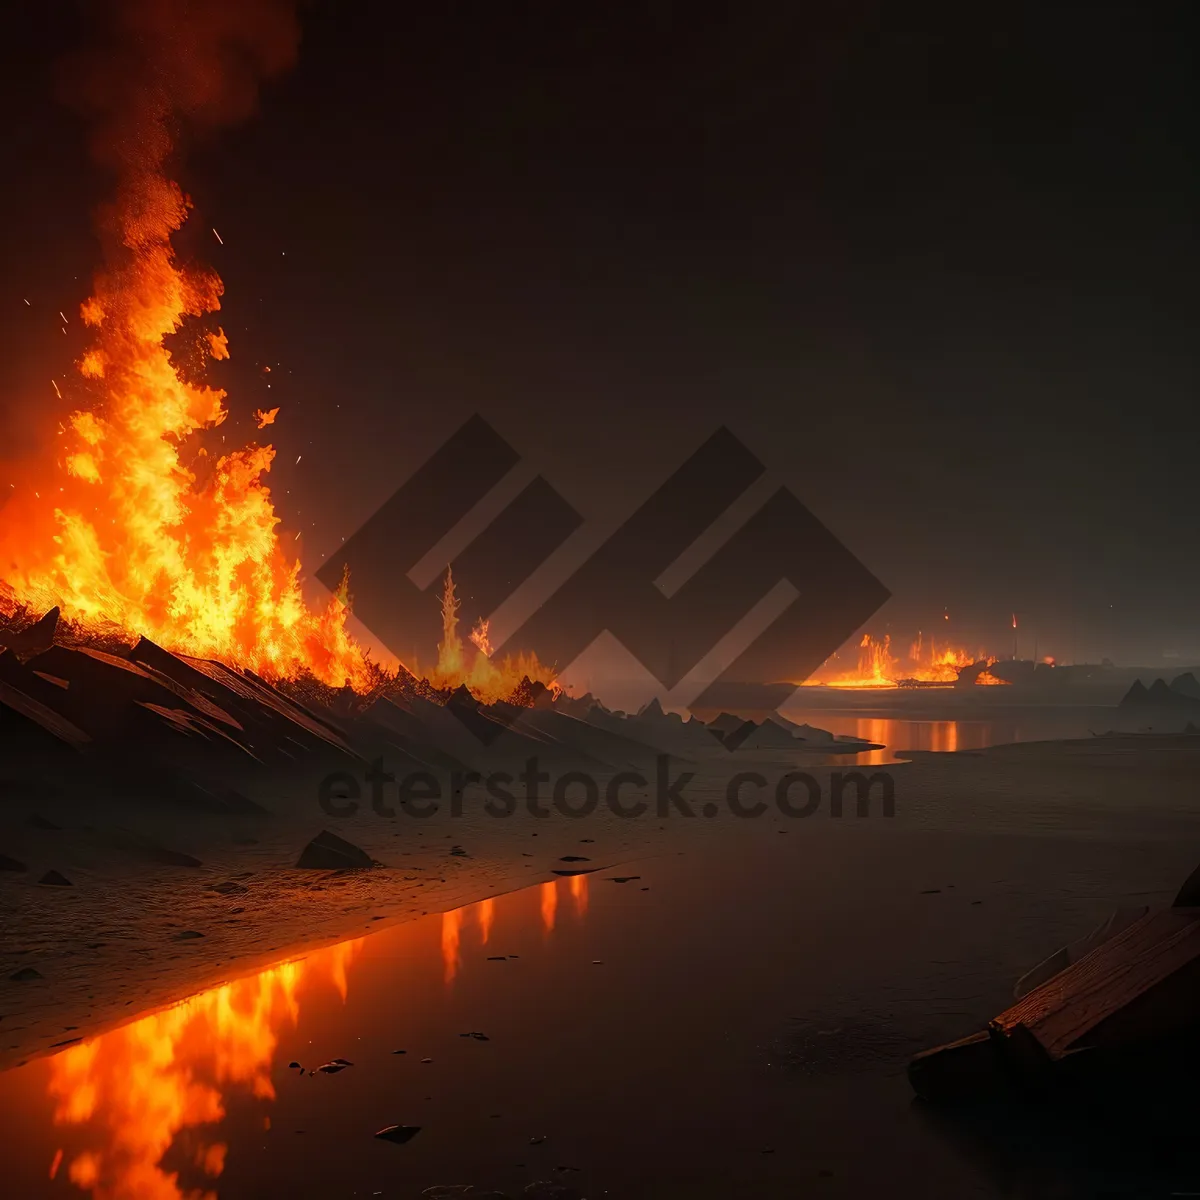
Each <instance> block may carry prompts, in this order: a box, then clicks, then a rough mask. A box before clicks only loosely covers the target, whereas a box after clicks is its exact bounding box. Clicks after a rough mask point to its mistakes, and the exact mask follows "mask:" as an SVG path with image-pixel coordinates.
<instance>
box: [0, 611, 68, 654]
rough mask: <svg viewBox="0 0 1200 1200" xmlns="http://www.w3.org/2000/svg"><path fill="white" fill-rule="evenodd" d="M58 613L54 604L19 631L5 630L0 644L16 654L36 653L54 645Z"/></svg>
mask: <svg viewBox="0 0 1200 1200" xmlns="http://www.w3.org/2000/svg"><path fill="white" fill-rule="evenodd" d="M60 615H61V614H60V613H59V610H58V605H55V606H54V607H53V608H52V609H51V610H50V611H49V612H48V613H46V615H45V616H44V617H42V618H40V619H39V620H37V621H35V622H34V623H33V624H32V625H30V626H29V627H28V628H27V629H22V630H21V631H20V632H19V633H12V632H9V631H6V632H5V633H4V635H3V637H0V645H4V646H7V647H8V648H9V649H11V650H14V651H16V652H17V653H18V654H37V653H40V652H41V651H43V650H48V649H50V647H51V646H52V645H54V635H55V633H57V631H58V619H59V616H60Z"/></svg>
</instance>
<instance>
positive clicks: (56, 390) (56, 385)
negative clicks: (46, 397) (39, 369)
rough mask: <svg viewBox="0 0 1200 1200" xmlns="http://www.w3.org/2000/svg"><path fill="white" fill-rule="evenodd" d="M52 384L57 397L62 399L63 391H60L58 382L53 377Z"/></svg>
mask: <svg viewBox="0 0 1200 1200" xmlns="http://www.w3.org/2000/svg"><path fill="white" fill-rule="evenodd" d="M50 386H51V387H52V388H53V389H54V394H55V395H56V396H57V397H58V398H59V399H60V400H61V399H62V392H60V391H59V390H58V384H57V383H55V382H54V380H53V379H52V380H50Z"/></svg>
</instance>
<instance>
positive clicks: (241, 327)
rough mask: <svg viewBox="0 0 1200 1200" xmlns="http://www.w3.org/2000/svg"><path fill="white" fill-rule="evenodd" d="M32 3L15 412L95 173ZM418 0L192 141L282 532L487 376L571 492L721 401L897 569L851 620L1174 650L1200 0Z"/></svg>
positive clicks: (436, 435)
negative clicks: (267, 370) (697, 5)
mask: <svg viewBox="0 0 1200 1200" xmlns="http://www.w3.org/2000/svg"><path fill="white" fill-rule="evenodd" d="M22 7H23V8H24V9H26V10H27V11H25V12H24V14H23V15H22V16H20V17H18V18H16V19H15V21H12V20H10V21H9V22H8V24H9V28H8V30H7V31H6V38H5V43H6V44H5V51H4V53H5V59H6V61H5V63H4V67H3V71H2V72H0V88H3V91H4V103H3V112H4V113H5V119H4V121H3V129H2V133H0V137H2V139H3V140H2V142H0V156H2V157H0V161H3V163H4V178H5V187H4V190H3V196H2V198H0V206H2V217H3V219H2V220H0V246H2V254H3V264H4V270H3V276H2V279H3V286H2V288H0V311H3V313H4V314H5V317H4V320H3V322H2V323H0V434H2V435H3V437H4V439H5V443H6V447H7V448H9V450H10V452H11V448H12V447H14V446H19V445H20V444H21V443H20V441H19V439H20V438H21V437H22V436H23V430H24V429H25V423H24V422H23V420H22V419H21V418H20V416H19V410H21V409H22V408H27V407H28V406H29V405H30V404H31V403H34V404H39V405H46V404H48V403H49V402H51V401H52V400H53V392H52V391H50V390H49V388H48V379H49V377H50V376H51V375H57V376H59V377H61V376H62V375H63V374H64V373H65V372H66V370H67V369H68V367H67V364H68V362H69V360H70V356H71V354H72V353H74V354H77V353H78V350H79V346H80V344H81V343H78V342H75V341H74V340H73V339H74V338H75V336H76V333H75V330H74V329H73V330H72V331H71V332H70V333H69V334H68V336H67V337H66V338H64V337H63V336H62V334H61V333H60V332H59V326H60V324H61V322H60V321H59V319H58V310H59V309H60V308H61V309H62V310H63V311H64V312H66V313H67V314H68V316H72V317H73V316H74V315H75V313H76V312H77V310H78V304H79V302H80V300H82V299H83V298H84V296H85V295H86V293H87V286H88V281H89V278H90V275H91V272H92V269H93V268H94V266H95V264H96V261H97V257H98V250H97V246H96V243H95V240H94V237H93V234H92V231H91V224H90V219H91V211H92V209H93V208H94V206H95V204H96V202H97V201H98V200H99V199H100V198H101V197H102V196H103V194H104V188H105V183H106V181H105V179H104V177H103V175H102V174H101V173H100V172H98V170H97V169H96V168H95V167H93V166H92V165H90V164H89V161H88V158H87V153H86V149H85V137H84V130H83V126H82V124H81V122H80V120H79V118H78V117H76V116H75V115H74V114H73V113H71V112H70V111H68V110H66V109H64V108H63V107H62V106H60V105H59V104H58V102H57V101H56V99H55V90H54V86H53V83H52V66H53V63H54V61H55V59H56V58H57V57H59V56H60V55H61V53H62V52H63V50H64V49H65V48H67V47H69V46H71V45H73V44H75V43H76V42H78V40H79V38H80V37H81V36H82V35H81V30H80V25H79V22H78V20H77V18H76V16H75V9H74V8H73V7H71V6H65V5H56V4H46V5H43V6H40V7H39V8H37V9H36V11H34V10H33V6H22ZM420 7H421V10H420V11H419V12H418V11H416V10H415V8H414V6H400V5H392V4H388V5H383V4H349V3H334V2H333V0H323V2H320V3H316V4H314V5H312V6H310V7H309V8H308V9H307V10H305V11H304V14H303V18H302V19H303V26H304V39H303V44H302V46H301V52H300V60H299V64H298V66H297V67H296V68H295V70H294V71H293V72H292V73H291V74H290V75H289V76H287V77H286V78H285V79H283V80H281V81H279V82H277V83H275V84H272V85H270V86H268V87H267V89H266V90H265V92H264V96H263V103H262V111H261V113H260V114H259V116H258V117H257V118H256V119H254V120H252V121H251V122H249V123H247V124H245V125H243V126H241V127H239V128H237V129H235V130H231V131H226V132H225V133H224V134H222V135H221V137H220V138H219V140H216V141H214V142H212V143H211V144H203V145H197V146H193V147H192V148H191V149H190V151H189V153H188V155H187V159H186V161H185V162H184V164H183V166H182V168H181V171H180V178H181V181H182V182H183V184H184V186H185V187H186V188H187V189H188V190H189V191H190V192H191V194H192V195H193V197H194V199H195V202H196V206H197V211H196V214H195V217H194V219H193V222H192V228H191V229H190V230H189V236H188V237H187V238H186V239H185V241H186V245H187V247H188V248H189V249H190V250H192V251H194V252H196V253H200V254H203V256H204V257H206V258H207V259H209V260H210V261H211V262H212V263H213V264H214V265H215V266H216V267H217V268H218V269H219V271H220V272H221V274H222V275H223V277H224V279H225V283H226V288H227V292H226V301H225V311H224V313H223V314H222V317H221V320H222V323H223V324H224V326H225V328H226V330H227V331H228V332H229V333H230V335H231V350H232V352H233V362H232V363H230V364H228V365H226V366H224V367H223V368H221V370H223V371H224V372H225V374H224V375H220V374H218V375H217V376H216V378H217V379H218V381H219V382H221V383H222V384H224V385H226V386H228V387H230V389H231V401H230V402H231V406H232V408H233V409H234V413H235V417H234V418H231V421H230V423H229V427H228V430H227V432H237V433H239V434H240V435H242V436H245V437H247V438H249V437H250V436H251V432H252V422H250V420H249V413H250V412H251V411H252V410H253V409H254V408H256V407H259V406H262V405H263V404H264V403H265V401H267V400H268V399H269V400H270V401H271V403H272V404H280V405H282V409H283V411H282V413H281V415H280V419H279V423H278V425H277V426H276V427H275V432H276V437H275V439H274V440H275V443H276V445H277V446H278V447H279V449H280V456H279V460H278V463H277V468H276V470H275V472H273V486H274V489H275V491H276V494H277V497H278V502H279V508H280V511H281V513H282V514H283V516H284V518H285V524H286V527H287V529H288V531H289V532H288V534H287V535H286V536H288V537H291V534H292V532H293V531H295V530H296V529H297V528H300V529H302V530H303V539H302V541H301V542H300V543H298V546H302V547H303V557H304V560H305V565H306V568H307V569H308V570H310V571H311V570H315V568H316V567H317V566H319V565H320V563H321V562H322V561H323V560H324V558H325V557H326V556H327V555H328V554H330V553H331V552H332V551H333V550H334V549H335V547H336V546H337V545H338V543H339V540H340V538H341V537H343V536H345V535H348V534H350V533H351V532H352V530H353V529H354V528H355V527H356V525H357V524H358V523H359V522H361V521H362V520H363V519H365V517H367V516H368V515H369V514H370V513H371V512H372V511H373V510H374V509H375V507H377V506H378V505H379V504H380V503H381V502H382V501H383V500H384V499H385V498H386V497H387V496H388V495H389V494H390V493H391V491H392V490H393V489H394V487H395V486H396V485H397V484H398V483H399V482H400V481H401V479H402V478H403V477H404V476H405V475H406V474H407V473H408V472H409V471H410V470H411V469H413V468H414V467H415V466H416V465H418V464H419V463H420V462H421V461H423V460H424V459H425V457H427V455H428V454H429V453H430V452H431V451H432V450H433V449H434V448H435V447H436V445H437V444H439V443H440V441H441V440H442V439H443V438H444V437H445V436H446V435H447V434H449V432H450V431H451V430H452V429H453V428H455V427H456V426H457V424H458V423H460V422H461V421H462V420H463V419H464V418H465V417H466V416H467V415H469V414H470V413H471V412H473V411H479V412H481V413H482V414H483V415H484V416H485V417H487V418H488V419H489V420H490V421H491V422H492V423H493V424H494V425H495V426H496V427H497V428H498V429H499V430H500V431H501V432H502V433H503V434H504V435H505V436H506V437H507V438H508V439H509V440H510V441H511V442H512V443H513V444H514V445H516V446H517V447H518V448H520V449H521V450H522V451H524V452H525V453H526V454H527V456H528V458H529V459H530V460H531V461H533V462H534V463H535V464H536V465H537V466H538V467H539V468H540V469H541V470H542V471H543V472H544V473H545V474H546V476H547V477H548V478H549V479H550V481H551V482H552V483H553V484H554V485H555V486H556V487H557V488H558V489H559V491H561V492H562V493H563V494H564V495H565V496H566V497H567V498H568V499H569V500H570V501H571V502H572V503H573V504H574V505H575V506H576V507H577V508H578V509H579V511H580V512H582V513H583V514H585V515H586V516H588V517H589V518H592V519H594V520H595V522H596V523H597V525H605V524H607V525H612V524H614V523H616V522H617V521H618V520H619V519H620V518H621V517H622V516H623V515H624V514H625V513H627V512H628V511H630V509H631V508H632V507H633V506H634V505H635V504H636V503H637V502H638V501H639V500H640V499H641V498H642V497H644V496H645V495H646V493H647V492H648V491H649V490H651V489H652V488H653V486H655V485H656V484H657V483H658V482H659V480H660V479H661V477H662V475H663V473H664V471H665V470H666V469H667V468H668V467H672V466H674V465H676V464H677V463H678V462H680V461H681V460H682V459H683V458H684V457H685V456H686V455H687V454H688V453H689V452H690V451H691V449H692V448H693V447H694V446H695V445H697V444H698V443H699V442H700V441H701V440H702V439H703V438H704V437H705V436H706V435H707V434H708V433H709V432H710V431H711V429H712V428H713V427H714V426H715V425H717V424H719V423H722V422H724V423H728V424H729V425H730V426H731V428H732V429H733V430H734V432H735V433H737V434H738V435H739V436H740V437H741V438H742V439H743V440H744V441H745V442H746V443H747V444H748V445H749V446H750V447H751V448H752V449H753V450H754V451H755V452H756V453H758V454H759V455H760V457H762V458H763V459H764V461H766V462H767V464H768V465H769V466H770V467H771V469H772V470H773V472H775V474H776V475H777V476H778V477H779V478H780V479H782V480H783V481H784V482H786V483H787V484H788V485H789V486H791V487H792V489H793V490H794V491H795V492H796V493H797V494H798V495H799V496H800V497H801V499H803V500H804V501H805V503H807V504H808V505H809V506H810V507H811V508H812V509H813V510H814V511H815V512H816V513H817V514H818V515H819V516H820V517H821V518H822V519H823V520H824V521H825V522H826V523H827V524H828V525H829V526H830V527H831V528H832V529H833V530H834V531H835V532H836V533H837V534H838V535H839V536H841V537H842V538H843V539H844V540H845V541H846V542H847V543H848V544H849V545H850V546H851V547H852V548H853V549H854V550H855V551H856V552H857V553H858V554H859V556H860V557H861V558H862V559H863V560H864V561H865V562H866V563H867V565H868V566H869V567H871V569H872V570H874V571H875V573H876V574H877V575H879V577H880V578H881V579H882V580H883V581H884V582H885V583H886V584H887V585H888V586H889V587H890V588H891V590H892V592H893V593H894V599H893V600H892V601H891V602H890V604H889V605H888V607H887V608H886V609H885V610H884V611H883V612H881V613H880V614H879V615H878V616H877V618H876V619H875V620H874V621H873V622H872V623H871V626H870V627H871V628H872V629H874V630H879V631H882V630H883V629H884V627H885V626H886V625H887V624H888V623H889V622H890V625H891V628H892V629H894V630H895V631H897V632H902V633H907V632H910V631H913V630H915V629H916V628H917V627H919V626H924V627H925V628H928V627H929V625H930V623H931V622H933V621H934V620H939V621H940V618H941V614H942V610H943V608H944V607H945V608H948V609H949V611H950V613H951V617H952V622H953V624H954V627H955V628H956V630H957V631H958V632H959V633H960V635H961V636H962V637H963V639H964V640H969V641H979V642H983V643H986V644H988V645H989V646H991V647H992V648H994V649H1000V648H1003V647H1005V646H1007V645H1008V644H1009V641H1008V639H1009V638H1010V636H1011V635H1010V632H1009V630H1008V628H1007V626H1008V620H1009V613H1010V612H1011V611H1012V610H1014V609H1015V610H1016V611H1017V612H1018V613H1020V614H1021V616H1022V624H1023V627H1024V628H1026V629H1028V630H1030V631H1037V633H1038V636H1039V638H1040V646H1041V649H1042V651H1043V652H1047V653H1056V654H1058V655H1059V656H1060V657H1062V658H1068V659H1069V658H1072V657H1075V656H1077V657H1079V658H1084V657H1090V658H1092V659H1096V658H1098V657H1099V656H1101V655H1109V656H1111V657H1114V658H1117V659H1119V660H1124V661H1131V660H1134V659H1136V660H1138V661H1142V662H1148V663H1153V662H1157V661H1158V660H1159V656H1160V655H1161V654H1162V652H1163V651H1164V650H1175V651H1178V652H1179V653H1180V654H1181V655H1182V656H1183V657H1184V658H1190V659H1192V660H1195V659H1198V658H1200V617H1198V614H1197V604H1196V597H1197V596H1198V595H1200V556H1198V554H1197V535H1196V528H1197V516H1198V513H1200V508H1198V505H1197V500H1196V488H1197V471H1196V469H1195V468H1196V463H1197V448H1196V447H1197V443H1196V430H1197V425H1198V424H1200V422H1198V421H1197V418H1196V412H1197V406H1196V375H1197V372H1196V354H1195V350H1194V345H1195V339H1194V329H1195V327H1196V324H1197V321H1196V318H1197V311H1196V310H1197V289H1196V283H1195V281H1196V278H1197V267H1198V265H1200V262H1198V259H1200V255H1198V247H1197V237H1196V213H1197V211H1200V209H1198V202H1200V194H1198V193H1200V188H1198V179H1197V163H1198V162H1200V158H1198V151H1200V146H1198V141H1200V135H1198V132H1197V130H1198V128H1200V127H1198V126H1197V124H1196V121H1195V115H1194V114H1195V112H1196V111H1198V106H1197V99H1198V97H1197V95H1196V92H1197V90H1198V89H1197V84H1196V78H1197V72H1196V66H1197V64H1196V52H1195V46H1196V44H1197V43H1196V39H1195V34H1194V31H1193V29H1192V28H1191V24H1192V23H1187V22H1186V16H1187V13H1188V10H1189V8H1190V6H1185V5H1183V4H1178V5H1152V4H1136V5H1134V4H1130V5H1123V6H1118V7H1103V6H1102V7H1101V8H1100V9H1098V10H1097V9H1094V8H1088V9H1086V10H1085V9H1084V8H1082V7H1080V6H1075V5H1072V6H1061V7H1060V6H1053V5H1045V4H1041V5H1027V6H1022V5H1012V6H1004V9H1003V11H1000V10H989V17H990V18H991V19H994V20H995V21H996V22H998V24H996V26H995V27H993V28H986V29H985V28H983V27H982V26H983V21H982V18H981V17H980V16H979V15H976V13H975V11H974V10H969V8H968V10H961V9H960V10H959V15H958V16H957V17H954V18H952V19H949V20H948V19H947V17H946V12H943V13H942V14H941V15H940V16H939V18H938V19H936V20H934V19H933V18H930V19H928V20H918V19H917V18H916V17H914V16H913V14H914V11H915V10H914V8H913V6H911V5H886V4H885V5H867V4H840V5H826V6H820V8H817V7H815V6H801V5H790V6H787V5H780V4H775V5H771V6H764V7H761V8H760V7H753V6H737V12H736V13H734V14H731V13H725V14H722V15H720V16H715V17H714V16H706V15H702V14H700V13H698V12H697V11H695V9H694V7H690V6H680V5H676V6H672V5H666V4H661V3H660V4H647V5H642V6H619V7H616V8H614V7H612V6H604V7H600V6H594V7H591V8H590V9H589V8H587V7H585V6H580V5H561V4H560V5H551V4H545V5H522V4H516V5H500V6H495V5H492V6H488V5H482V4H475V5H468V4H445V5H438V6H420ZM409 9H414V10H413V11H408V10H409ZM1056 9H1057V12H1058V15H1055V10H1056ZM825 10H833V11H834V12H835V13H836V14H837V15H836V16H835V17H831V16H830V15H829V13H828V12H826V11H825ZM946 11H949V10H946ZM818 12H819V13H821V14H822V15H821V16H819V17H818V16H816V15H814V14H816V13H818ZM589 13H590V15H585V14H589ZM964 13H965V14H966V15H963V14H964ZM902 18H903V19H902ZM999 22H1002V23H999ZM212 226H215V227H216V228H217V229H218V230H219V231H220V234H221V236H222V238H223V239H224V243H225V244H224V246H219V245H217V244H216V240H215V238H213V237H212V236H211V234H209V233H208V230H209V228H210V227H212ZM25 298H28V299H29V300H30V301H31V305H30V306H26V305H25V304H24V303H23V300H24V299H25ZM263 363H271V364H278V365H277V367H276V369H275V370H273V372H272V374H271V376H270V380H271V383H272V390H271V391H270V392H267V391H266V390H265V389H266V381H267V377H266V376H264V375H263V374H261V371H260V370H259V365H260V364H263ZM298 454H303V459H302V462H301V463H300V465H298V466H296V465H294V460H295V458H296V456H297V455H298ZM7 456H8V455H6V454H0V458H2V457H7ZM1110 605H1111V608H1110V607H1109V606H1110Z"/></svg>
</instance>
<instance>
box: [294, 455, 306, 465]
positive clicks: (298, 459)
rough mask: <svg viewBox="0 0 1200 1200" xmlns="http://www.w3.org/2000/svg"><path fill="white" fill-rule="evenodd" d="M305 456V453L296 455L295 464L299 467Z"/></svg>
mask: <svg viewBox="0 0 1200 1200" xmlns="http://www.w3.org/2000/svg"><path fill="white" fill-rule="evenodd" d="M303 457H304V455H303V454H297V455H296V461H295V463H294V464H293V465H294V466H297V467H298V466H299V465H300V460H301V459H302V458H303Z"/></svg>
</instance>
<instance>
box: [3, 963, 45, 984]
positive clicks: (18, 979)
mask: <svg viewBox="0 0 1200 1200" xmlns="http://www.w3.org/2000/svg"><path fill="white" fill-rule="evenodd" d="M43 978H45V976H43V975H42V973H41V971H38V970H36V969H35V968H34V967H22V968H21V969H20V970H19V971H14V972H13V973H12V974H11V975H10V976H9V979H11V980H12V981H13V983H29V982H30V980H33V979H43Z"/></svg>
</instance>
